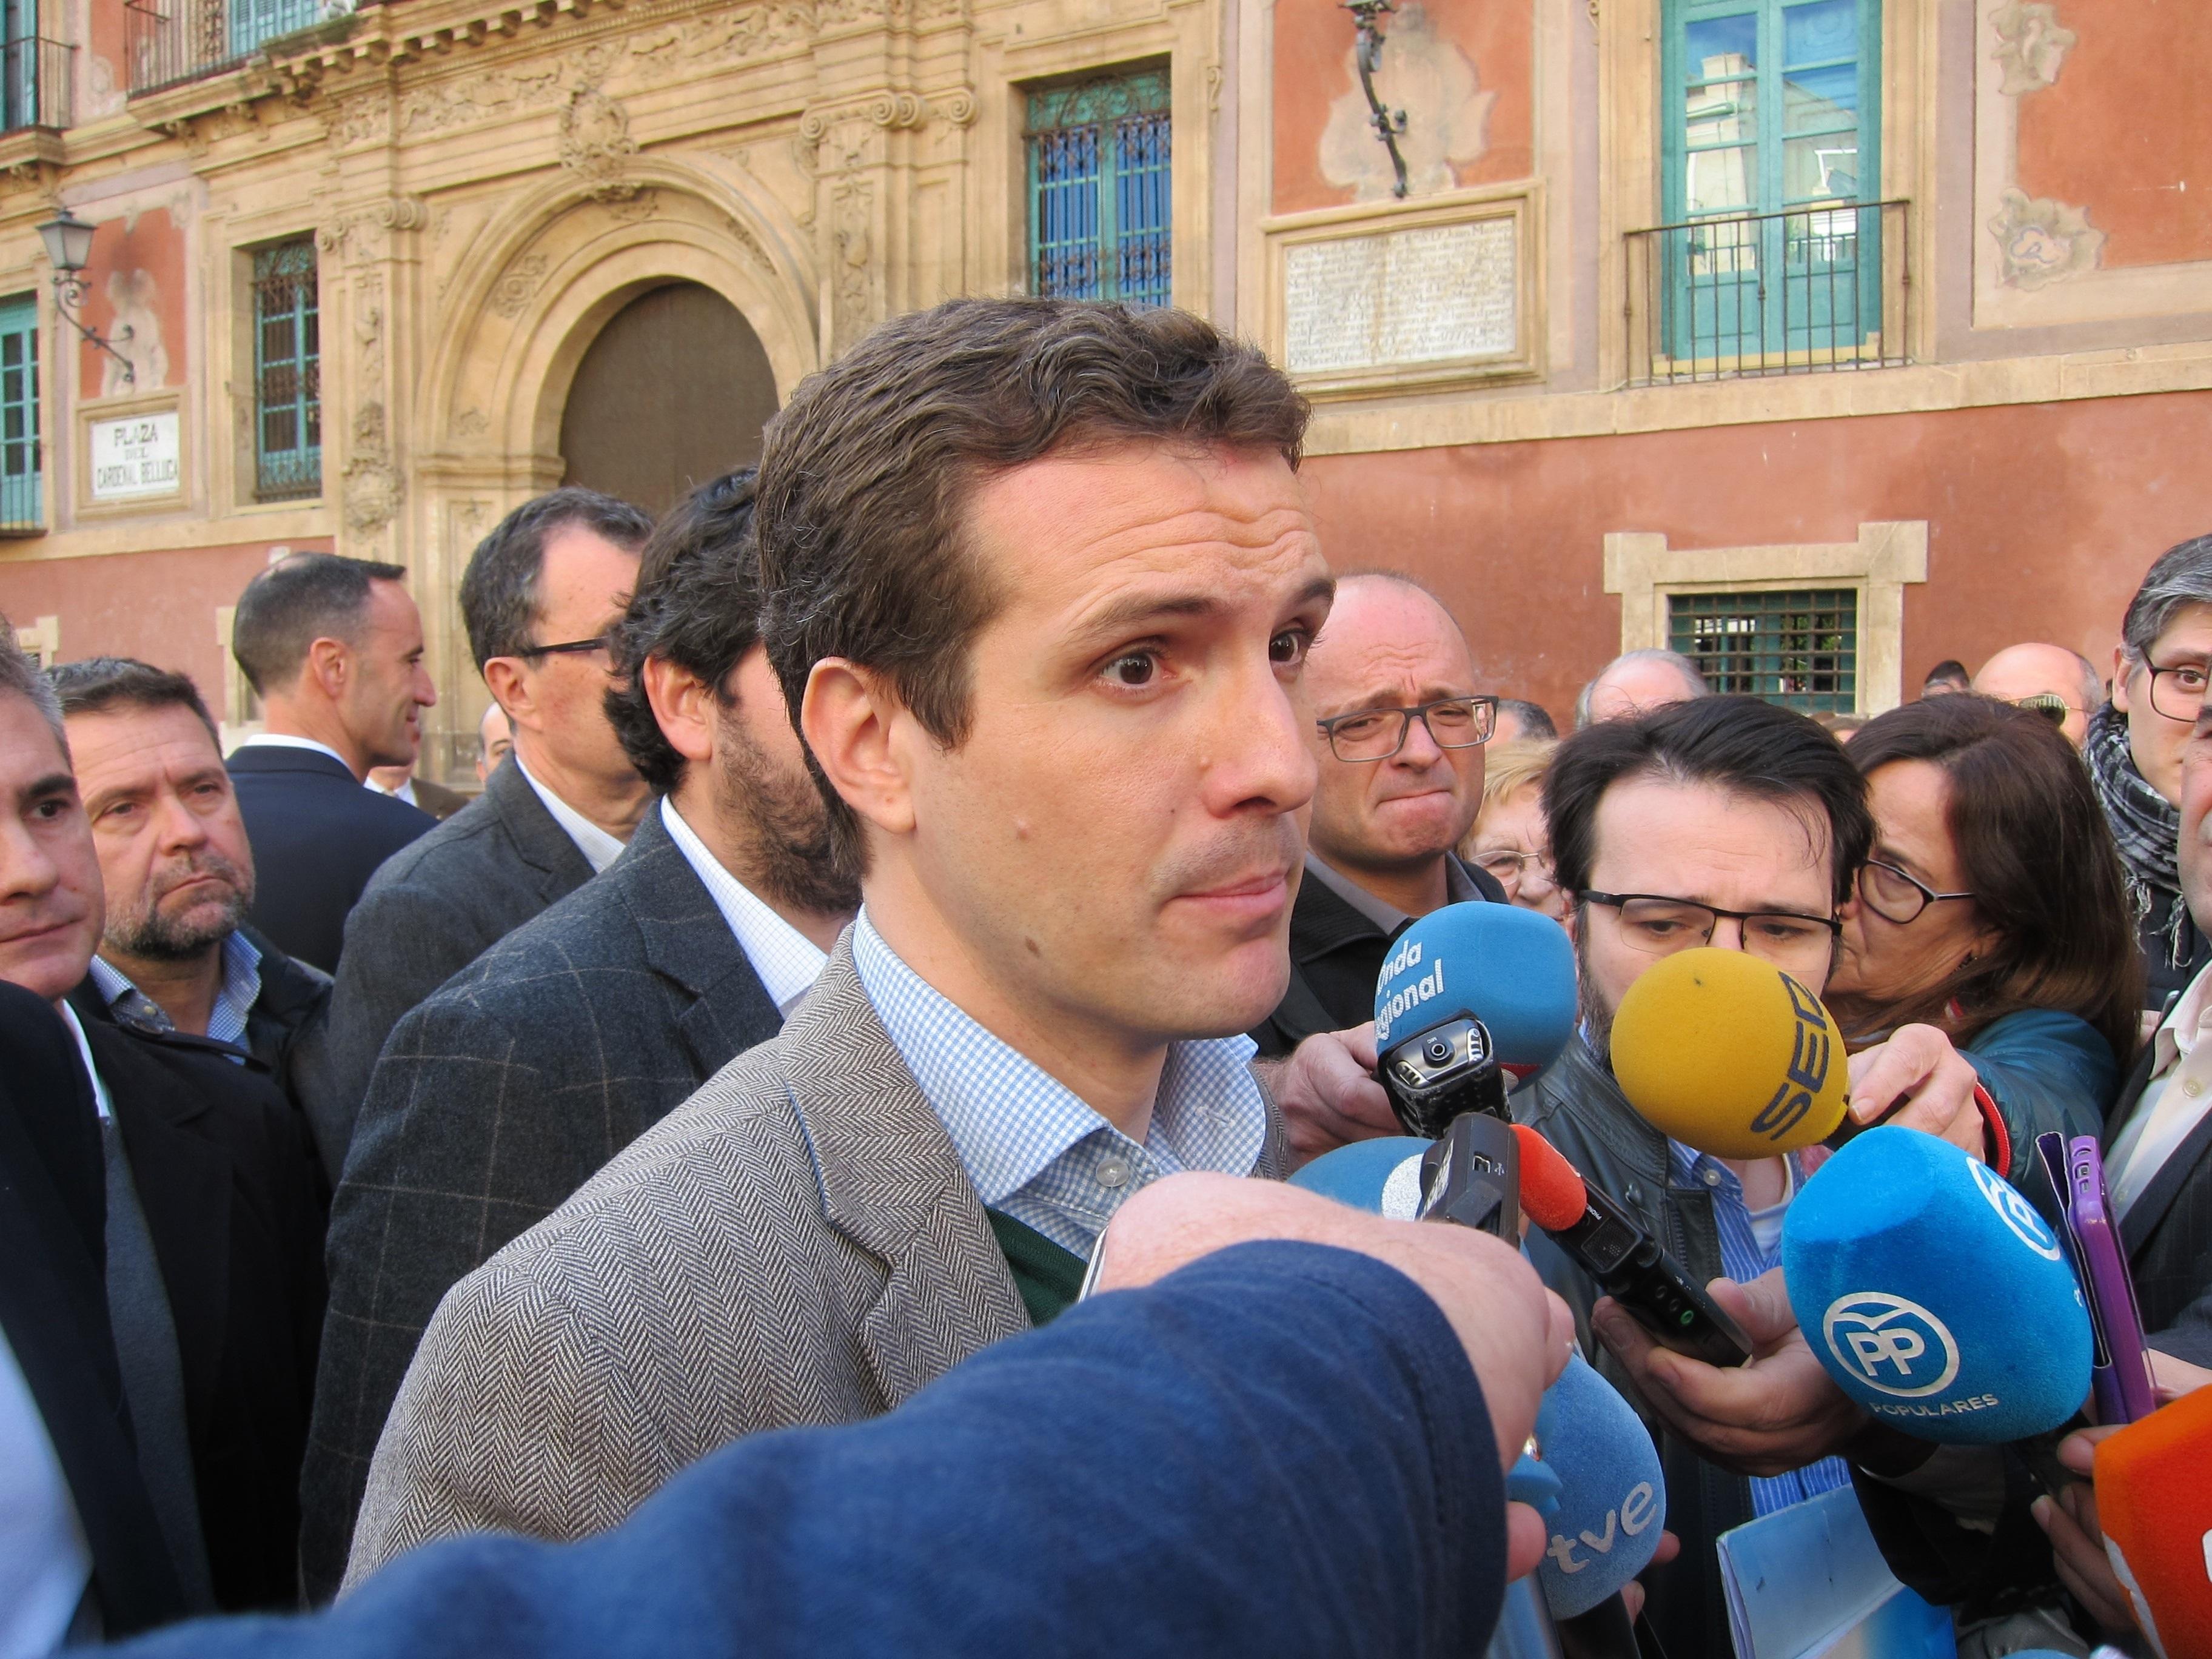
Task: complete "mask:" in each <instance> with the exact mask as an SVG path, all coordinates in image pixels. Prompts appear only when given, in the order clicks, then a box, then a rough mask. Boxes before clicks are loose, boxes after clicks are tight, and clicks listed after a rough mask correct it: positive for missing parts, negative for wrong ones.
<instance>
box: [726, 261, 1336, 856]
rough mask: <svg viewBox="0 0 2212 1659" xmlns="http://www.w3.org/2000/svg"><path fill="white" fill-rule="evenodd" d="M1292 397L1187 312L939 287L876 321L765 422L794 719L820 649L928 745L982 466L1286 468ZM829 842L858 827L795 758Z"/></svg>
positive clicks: (969, 608) (956, 635)
mask: <svg viewBox="0 0 2212 1659" xmlns="http://www.w3.org/2000/svg"><path fill="white" fill-rule="evenodd" d="M1306 416H1307V408H1306V401H1305V399H1304V398H1302V397H1300V396H1299V395H1298V392H1297V390H1296V388H1294V387H1293V386H1291V383H1290V381H1289V380H1287V379H1286V378H1285V376H1284V375H1283V374H1282V373H1281V372H1280V371H1279V370H1278V369H1277V368H1274V367H1273V365H1272V364H1270V363H1269V362H1267V359H1266V358H1265V357H1264V356H1261V353H1260V351H1259V349H1257V348H1256V347H1254V346H1251V345H1248V344H1246V343H1243V342H1241V341H1237V340H1235V339H1232V338H1231V337H1228V336H1226V335H1225V334H1223V333H1222V332H1221V331H1219V330H1218V329H1216V328H1215V327H1214V326H1213V325H1212V324H1210V323H1207V322H1206V321H1204V320H1203V319H1200V318H1197V317H1194V316H1192V315H1190V314H1189V313H1187V312H1181V311H1167V310H1138V309H1135V308H1133V307H1127V306H1120V305H1107V304H1099V303H1094V302H1090V301H1075V300H1042V299H1012V300H952V301H947V302H946V303H945V304H943V305H940V306H937V307H933V309H931V310H928V311H921V312H915V313H912V314H910V315H908V316H905V317H901V318H898V319H895V320H893V321H891V322H888V323H885V324H884V325H883V326H882V327H880V328H878V329H877V330H876V331H874V332H872V333H871V334H870V335H868V336H867V337H866V338H865V339H863V340H862V341H861V342H860V343H859V344H858V345H856V346H854V348H853V349H852V350H851V351H849V352H848V353H847V354H846V355H845V356H843V357H841V358H840V359H838V360H837V362H835V363H832V364H831V365H830V366H829V368H825V369H823V370H822V371H821V372H820V373H819V374H812V375H810V376H808V377H807V378H806V379H805V380H802V381H800V382H799V386H798V387H797V388H796V390H794V391H793V393H792V397H791V401H790V402H789V403H788V404H786V405H785V406H784V408H783V410H782V412H781V413H780V414H778V415H777V416H775V419H774V420H773V421H771V422H769V426H768V430H767V435H766V438H765V441H764V447H763V453H762V457H761V466H760V498H759V504H758V507H757V517H756V519H755V532H756V534H757V536H758V538H759V543H760V563H761V574H762V579H763V589H764V592H765V605H764V611H763V617H762V623H761V634H762V637H763V641H765V643H766V645H767V647H768V656H769V663H770V664H771V665H773V666H774V667H775V672H776V678H778V679H779V680H780V681H781V683H782V685H783V692H784V696H785V698H786V699H787V701H788V702H789V703H790V705H791V715H792V719H793V721H794V722H796V721H797V720H798V719H799V706H800V702H801V701H802V699H803V698H804V697H805V691H806V677H807V674H808V671H810V670H811V669H812V667H813V666H814V665H815V664H816V663H817V662H819V661H820V660H822V659H823V658H825V657H842V658H844V659H847V660H848V661H850V662H853V663H855V664H858V665H860V666H862V667H865V668H868V669H871V670H872V671H875V672H876V673H878V674H879V675H881V676H882V677H883V678H884V681H885V682H886V683H887V684H889V685H890V689H891V690H892V691H893V693H894V694H895V695H896V696H897V697H898V698H899V700H900V701H901V702H902V703H904V705H905V706H906V707H907V708H908V709H910V710H912V711H913V714H914V715H915V719H916V720H920V721H921V725H922V726H923V729H925V730H926V731H927V732H929V734H930V735H931V736H932V737H933V738H935V739H936V740H937V741H938V742H939V743H940V744H944V745H945V746H946V747H947V748H952V747H957V745H958V744H960V743H961V742H962V741H963V739H964V738H966V736H967V732H968V726H969V714H970V708H969V646H970V644H971V643H972V642H973V641H974V640H975V635H976V634H977V633H978V632H980V631H981V629H982V628H983V627H984V626H985V625H986V624H987V623H989V622H990V620H991V619H992V617H994V616H995V615H996V614H997V612H998V610H999V607H1000V604H1001V603H1002V602H1003V596H1002V595H1001V594H1000V592H998V591H996V589H995V588H994V586H993V584H992V582H991V580H990V579H989V573H988V572H987V571H986V570H985V569H984V568H983V567H982V564H981V561H980V560H979V559H978V558H977V556H976V554H975V549H974V548H973V546H972V545H971V544H970V542H969V537H968V535H967V533H966V532H967V526H966V523H965V511H966V507H967V502H968V500H969V495H971V494H972V493H973V491H974V490H975V488H976V486H977V485H978V484H979V483H981V481H982V480H984V479H986V478H987V477H990V476H992V475H993V474H994V473H998V472H1002V471H1006V470H1008V469H1010V468H1012V467H1017V466H1019V465H1023V464H1024V462H1028V461H1033V460H1036V459H1040V458H1041V457H1042V456H1044V455H1046V454H1048V453H1052V452H1053V451H1054V450H1058V449H1061V448H1064V447H1068V446H1070V445H1075V444H1097V445H1100V446H1106V445H1111V444H1114V443H1116V442H1121V441H1155V442H1158V443H1161V444H1164V445H1176V446H1184V447H1190V448H1193V449H1212V448H1237V449H1261V450H1272V451H1273V452H1274V453H1278V454H1279V455H1281V456H1282V457H1283V459H1285V461H1287V462H1289V463H1290V465H1292V466H1294V467H1295V466H1296V465H1297V464H1298V459H1299V452H1300V447H1301V446H1302V445H1303V443H1304V440H1305V428H1306ZM808 764H809V765H810V766H811V767H813V769H814V774H815V781H816V782H817V784H818V785H819V786H820V787H821V789H822V793H823V799H825V800H826V801H827V802H828V805H829V823H830V828H831V830H832V832H833V834H834V835H835V836H836V839H837V842H838V843H839V850H840V852H841V854H846V855H848V856H849V857H850V859H851V860H852V867H854V868H856V869H857V868H860V867H861V862H862V853H861V848H860V826H859V823H858V821H857V820H856V819H855V818H854V815H853V812H852V810H851V809H850V808H849V807H848V806H847V805H845V803H844V801H843V800H842V799H841V798H840V797H839V796H838V794H837V793H836V790H835V789H833V788H831V787H829V781H828V780H827V779H826V778H824V777H823V775H822V771H821V769H820V767H819V766H818V765H815V763H814V761H813V758H812V757H811V754H810V755H809V757H808Z"/></svg>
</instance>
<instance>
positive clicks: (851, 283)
mask: <svg viewBox="0 0 2212 1659" xmlns="http://www.w3.org/2000/svg"><path fill="white" fill-rule="evenodd" d="M875 201H876V191H875V186H874V185H872V184H871V183H869V181H868V180H866V179H860V178H854V177H847V178H844V179H840V180H839V181H838V184H837V194H836V208H835V218H834V220H833V223H834V225H835V227H836V244H837V263H836V287H835V289H834V290H833V307H832V316H833V318H834V319H835V321H836V327H837V337H838V339H839V340H841V341H848V340H855V339H858V338H859V337H860V335H861V333H862V332H863V331H866V328H867V326H868V325H870V324H871V323H872V322H873V321H875V317H874V315H873V310H874V308H873V307H872V306H871V304H870V303H869V301H870V297H871V295H870V289H871V284H870V281H869V264H870V261H871V259H872V257H873V252H874V238H873V236H872V234H871V228H872V225H873V223H874V220H875Z"/></svg>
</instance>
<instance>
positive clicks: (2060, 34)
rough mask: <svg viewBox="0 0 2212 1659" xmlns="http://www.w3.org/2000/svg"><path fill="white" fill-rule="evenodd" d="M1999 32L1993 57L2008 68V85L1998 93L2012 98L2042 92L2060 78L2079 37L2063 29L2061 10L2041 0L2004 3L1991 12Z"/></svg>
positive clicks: (1991, 24) (1991, 54) (1994, 26)
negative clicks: (2061, 67)
mask: <svg viewBox="0 0 2212 1659" xmlns="http://www.w3.org/2000/svg"><path fill="white" fill-rule="evenodd" d="M1990 27H1991V28H1993V29H1995V30H1996V36H1997V49H1996V51H1995V52H1991V53H1990V56H1991V57H1992V58H1996V60H1997V62H1998V63H2000V64H2003V65H2004V82H2003V84H2002V85H2001V86H2000V87H1999V88H1997V90H1998V91H2000V92H2002V94H2004V95H2005V96H2006V97H2008V98H2019V97H2022V96H2024V95H2025V94H2028V93H2031V92H2040V91H2042V90H2043V88H2045V87H2047V86H2050V85H2051V83H2052V82H2056V81H2057V79H2058V67H2059V65H2060V64H2063V63H2064V62H2065V61H2066V54H2067V53H2068V52H2070V51H2072V50H2073V48H2074V42H2075V40H2076V39H2077V38H2078V37H2077V36H2076V35H2075V33H2074V31H2073V30H2071V29H2069V28H2061V27H2059V24H2058V8H2057V6H2055V5H2046V4H2043V3H2040V0H2003V3H2002V4H2000V5H1999V6H1997V7H1996V9H1994V10H1993V11H1991V12H1990Z"/></svg>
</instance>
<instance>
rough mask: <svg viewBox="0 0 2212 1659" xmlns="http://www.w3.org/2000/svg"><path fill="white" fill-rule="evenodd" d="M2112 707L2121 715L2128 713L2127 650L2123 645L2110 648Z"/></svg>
mask: <svg viewBox="0 0 2212 1659" xmlns="http://www.w3.org/2000/svg"><path fill="white" fill-rule="evenodd" d="M2112 707H2113V708H2117V709H2118V710H2119V711H2120V713H2122V714H2126V713H2127V712H2128V648H2127V647H2125V646H2124V645H2116V646H2114V647H2112Z"/></svg>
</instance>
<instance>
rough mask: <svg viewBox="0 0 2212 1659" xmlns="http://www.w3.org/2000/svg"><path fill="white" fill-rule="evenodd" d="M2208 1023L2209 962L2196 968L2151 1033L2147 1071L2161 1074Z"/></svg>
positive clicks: (2211, 1004)
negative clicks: (2150, 1049)
mask: <svg viewBox="0 0 2212 1659" xmlns="http://www.w3.org/2000/svg"><path fill="white" fill-rule="evenodd" d="M2208 1024H2212V966H2208V967H2205V968H2203V969H2199V970H2198V971H2197V977H2196V978H2195V979H2192V980H2191V981H2189V984H2188V987H2187V988H2186V989H2185V990H2184V991H2183V992H2182V994H2181V995H2180V997H2179V1000H2176V1001H2175V1003H2174V1005H2173V1008H2172V1012H2170V1013H2168V1014H2167V1015H2166V1018H2164V1019H2162V1020H2160V1022H2159V1027H2158V1030H2155V1031H2154V1032H2153V1033H2152V1034H2151V1048H2152V1059H2151V1073H2150V1074H2151V1075H2152V1076H2153V1077H2154V1078H2156V1077H2164V1076H2165V1075H2166V1073H2168V1072H2171V1071H2172V1069H2173V1068H2174V1067H2175V1066H2179V1064H2180V1063H2181V1062H2182V1061H2183V1060H2185V1059H2187V1058H2188V1057H2189V1055H2190V1054H2191V1052H2192V1051H2193V1050H2194V1049H2195V1048H2196V1047H2197V1039H2198V1038H2199V1037H2200V1036H2202V1035H2203V1032H2204V1029H2205V1027H2206V1026H2207V1025H2208Z"/></svg>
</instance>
